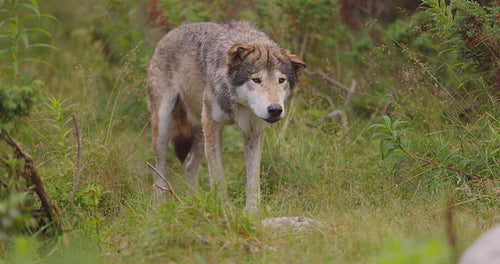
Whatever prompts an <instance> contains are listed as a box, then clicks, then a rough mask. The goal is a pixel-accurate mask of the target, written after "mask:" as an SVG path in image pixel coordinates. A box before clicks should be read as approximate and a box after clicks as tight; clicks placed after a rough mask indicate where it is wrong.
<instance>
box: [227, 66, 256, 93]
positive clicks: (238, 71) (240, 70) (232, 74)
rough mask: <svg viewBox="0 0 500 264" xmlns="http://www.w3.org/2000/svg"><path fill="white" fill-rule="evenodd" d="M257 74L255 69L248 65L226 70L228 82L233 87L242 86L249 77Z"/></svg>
mask: <svg viewBox="0 0 500 264" xmlns="http://www.w3.org/2000/svg"><path fill="white" fill-rule="evenodd" d="M255 72H257V68H256V67H255V66H254V65H252V64H250V63H242V64H239V65H235V66H232V67H230V68H229V69H228V71H227V75H228V77H229V82H230V83H231V85H232V86H233V87H238V86H242V85H243V84H244V83H245V82H246V81H248V79H250V75H252V74H254V73H255Z"/></svg>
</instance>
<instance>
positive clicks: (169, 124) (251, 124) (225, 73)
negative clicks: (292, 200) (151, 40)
mask: <svg viewBox="0 0 500 264" xmlns="http://www.w3.org/2000/svg"><path fill="white" fill-rule="evenodd" d="M305 67H306V64H305V63H304V62H303V61H302V60H301V59H300V58H299V57H298V56H297V55H294V54H291V53H290V51H289V50H287V49H284V48H282V47H280V46H279V45H278V44H277V43H276V42H274V41H272V40H271V39H270V38H269V37H268V36H267V35H266V34H265V33H263V32H261V31H259V30H258V29H257V28H256V27H255V26H253V25H252V24H251V23H249V22H246V21H231V22H227V23H225V24H216V23H208V22H202V23H192V24H185V25H182V26H180V27H178V28H176V29H174V30H172V31H170V32H169V33H167V34H166V35H165V36H164V37H163V38H162V39H161V40H160V42H159V43H158V45H157V47H156V49H155V52H154V55H153V57H152V59H151V64H150V67H149V71H148V78H147V96H148V108H149V110H150V112H151V126H152V134H153V136H152V138H153V150H154V152H155V155H156V168H157V169H158V170H159V171H160V172H161V173H162V174H163V175H166V174H165V155H166V152H167V147H168V143H169V140H172V142H173V145H174V150H175V154H176V155H177V157H178V158H179V160H180V161H181V162H183V161H184V160H186V159H187V161H186V176H187V180H188V182H189V183H190V185H191V186H192V187H193V189H194V190H197V188H198V168H199V164H200V161H201V158H202V152H203V150H204V151H205V155H206V157H207V160H208V171H209V176H210V187H211V189H212V190H213V189H214V188H215V186H217V190H216V191H218V192H220V194H221V195H222V196H224V197H225V196H226V181H225V180H224V173H223V166H222V130H223V128H224V126H226V125H230V124H236V125H237V126H238V127H239V129H240V130H241V132H242V134H243V137H244V146H245V147H244V151H245V164H246V172H247V179H246V187H245V192H246V206H245V208H246V209H247V210H253V209H255V208H256V206H257V205H258V204H259V202H260V160H261V152H262V144H263V139H264V130H265V128H266V126H267V124H270V123H275V122H277V121H279V120H280V119H282V118H283V117H284V116H285V112H286V107H288V105H287V103H288V102H289V100H290V99H291V98H292V96H293V94H294V87H295V85H296V83H297V81H298V78H297V71H299V70H301V69H303V68H305ZM155 184H157V185H159V186H162V187H165V186H166V183H165V182H164V180H162V179H161V178H156V181H155ZM158 196H161V194H160V193H157V197H158Z"/></svg>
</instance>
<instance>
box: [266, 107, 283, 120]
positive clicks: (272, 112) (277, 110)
mask: <svg viewBox="0 0 500 264" xmlns="http://www.w3.org/2000/svg"><path fill="white" fill-rule="evenodd" d="M267 112H268V113H269V116H270V117H272V118H277V117H280V115H281V112H283V108H281V105H279V104H272V105H270V106H269V107H267Z"/></svg>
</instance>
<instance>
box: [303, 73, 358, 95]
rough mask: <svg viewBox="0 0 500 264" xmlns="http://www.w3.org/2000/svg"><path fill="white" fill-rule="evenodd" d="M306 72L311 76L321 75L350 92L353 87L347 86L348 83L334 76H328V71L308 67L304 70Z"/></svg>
mask: <svg viewBox="0 0 500 264" xmlns="http://www.w3.org/2000/svg"><path fill="white" fill-rule="evenodd" d="M304 73H305V74H307V75H309V76H319V77H321V78H322V79H323V80H325V81H327V82H329V83H332V84H334V85H336V86H338V87H340V88H341V89H342V90H344V91H346V92H348V93H349V92H350V90H351V88H349V87H347V85H345V84H343V83H341V82H339V81H337V80H335V79H333V78H332V77H330V76H328V75H327V74H326V73H324V72H322V71H320V70H315V71H309V70H307V69H305V70H304Z"/></svg>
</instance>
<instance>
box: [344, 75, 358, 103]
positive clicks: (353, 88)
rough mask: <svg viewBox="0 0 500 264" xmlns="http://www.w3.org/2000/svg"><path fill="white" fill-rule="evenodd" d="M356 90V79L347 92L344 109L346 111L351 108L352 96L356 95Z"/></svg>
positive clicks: (352, 80)
mask: <svg viewBox="0 0 500 264" xmlns="http://www.w3.org/2000/svg"><path fill="white" fill-rule="evenodd" d="M355 89H356V80H355V79H351V87H349V91H348V92H347V96H346V98H345V102H344V107H345V108H346V109H348V108H349V106H350V105H351V101H352V96H353V95H354V90H355Z"/></svg>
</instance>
